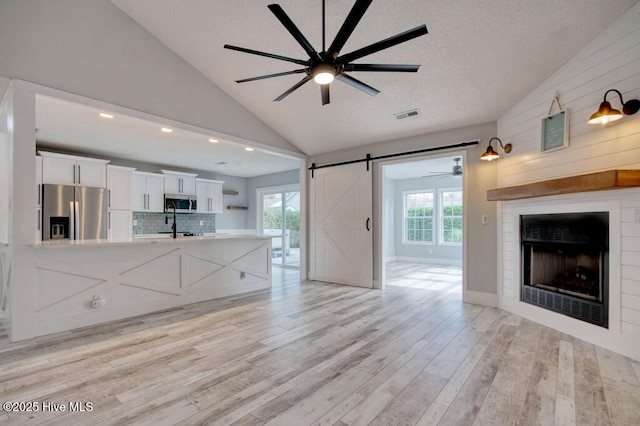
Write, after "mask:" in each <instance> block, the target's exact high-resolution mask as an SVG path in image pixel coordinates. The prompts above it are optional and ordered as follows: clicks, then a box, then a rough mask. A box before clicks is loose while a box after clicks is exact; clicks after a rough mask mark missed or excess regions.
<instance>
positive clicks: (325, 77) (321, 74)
mask: <svg viewBox="0 0 640 426" xmlns="http://www.w3.org/2000/svg"><path fill="white" fill-rule="evenodd" d="M335 76H336V70H335V68H334V67H333V66H331V65H328V64H320V65H318V66H317V67H315V68H314V70H313V81H315V82H316V83H318V84H329V83H331V82H332V81H333V79H334V78H335Z"/></svg>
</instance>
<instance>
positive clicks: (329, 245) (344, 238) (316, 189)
mask: <svg viewBox="0 0 640 426" xmlns="http://www.w3.org/2000/svg"><path fill="white" fill-rule="evenodd" d="M372 196H373V194H372V178H371V171H370V170H367V167H366V164H365V163H354V164H348V165H344V166H336V167H327V168H324V169H319V170H315V171H314V177H313V178H312V179H311V194H310V205H311V208H310V229H311V232H310V237H311V238H310V239H311V241H310V243H311V244H310V254H311V256H310V259H309V271H310V274H309V277H310V278H311V279H312V280H318V281H326V282H331V283H337V284H347V285H353V286H358V287H368V288H372V287H373V238H372V231H371V230H372V229H373V224H372V222H371V220H372V218H371V216H372V210H373V203H372Z"/></svg>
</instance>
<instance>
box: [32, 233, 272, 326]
mask: <svg viewBox="0 0 640 426" xmlns="http://www.w3.org/2000/svg"><path fill="white" fill-rule="evenodd" d="M33 249H34V250H35V287H34V290H35V297H34V306H33V329H32V330H33V336H30V337H35V336H41V335H45V334H50V333H54V332H58V331H63V330H70V329H73V328H78V327H84V326H88V325H93V324H98V323H103V322H107V321H113V320H117V319H122V318H127V317H132V316H136V315H141V314H145V313H149V312H154V311H159V310H163V309H168V308H173V307H178V306H182V305H187V304H190V303H194V302H200V301H204V300H209V299H215V298H220V297H225V296H231V295H237V294H242V293H247V292H252V291H258V290H265V289H269V288H270V287H271V239H270V238H269V237H257V236H256V235H233V234H225V235H220V234H219V235H211V236H190V237H179V238H177V239H172V238H167V237H166V236H165V237H160V236H157V237H152V238H134V239H133V240H131V241H125V242H109V241H106V240H85V241H69V240H64V241H49V242H45V243H41V244H36V245H35V246H33Z"/></svg>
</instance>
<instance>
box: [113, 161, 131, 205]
mask: <svg viewBox="0 0 640 426" xmlns="http://www.w3.org/2000/svg"><path fill="white" fill-rule="evenodd" d="M134 170H135V169H133V168H131V167H121V166H112V165H108V166H107V190H108V191H109V192H108V197H109V200H108V206H109V209H115V210H131V209H132V208H133V171H134Z"/></svg>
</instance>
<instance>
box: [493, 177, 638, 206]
mask: <svg viewBox="0 0 640 426" xmlns="http://www.w3.org/2000/svg"><path fill="white" fill-rule="evenodd" d="M638 186H640V170H607V171H605V172H596V173H589V174H586V175H578V176H570V177H565V178H559V179H550V180H545V181H542V182H533V183H529V184H526V185H517V186H507V187H505V188H498V189H491V190H489V191H487V201H507V200H519V199H522V198H535V197H546V196H548V195H559V194H572V193H576V192H590V191H605V190H610V189H623V188H633V187H638Z"/></svg>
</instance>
